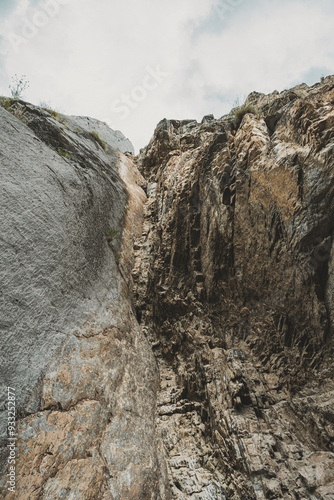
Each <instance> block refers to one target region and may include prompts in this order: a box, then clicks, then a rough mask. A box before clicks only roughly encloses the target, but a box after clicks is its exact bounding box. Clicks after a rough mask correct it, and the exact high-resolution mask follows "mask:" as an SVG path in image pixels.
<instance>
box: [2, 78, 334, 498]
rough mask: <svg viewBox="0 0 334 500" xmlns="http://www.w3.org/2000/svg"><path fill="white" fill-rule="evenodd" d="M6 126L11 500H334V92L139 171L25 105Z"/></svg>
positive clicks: (264, 101)
mask: <svg viewBox="0 0 334 500" xmlns="http://www.w3.org/2000/svg"><path fill="white" fill-rule="evenodd" d="M0 129H1V135H0V164H1V165H0V168H1V183H0V188H1V197H0V205H1V221H2V232H1V236H0V254H1V257H2V258H1V263H0V283H1V294H0V304H1V305H0V309H1V317H0V328H1V337H2V351H1V381H2V386H1V415H0V417H1V420H0V423H1V445H2V451H1V457H0V466H1V482H0V486H1V489H2V498H6V499H8V500H14V499H20V500H28V499H29V500H30V499H33V500H35V499H36V500H37V499H43V500H54V499H80V500H99V499H101V500H102V499H103V500H172V499H177V500H187V499H189V500H230V499H231V500H239V499H241V500H258V499H259V500H260V499H261V500H262V499H287V500H292V499H298V500H305V499H309V500H333V499H334V377H333V375H334V350H333V329H334V246H333V238H334V215H333V214H334V168H333V152H334V76H328V77H326V78H324V79H323V80H322V81H321V82H319V83H317V84H315V85H313V86H312V87H309V86H307V85H306V84H301V85H298V86H296V87H294V88H292V89H290V90H284V91H282V92H280V93H279V92H277V91H275V92H273V93H272V94H269V95H264V94H260V93H257V92H253V93H251V94H250V95H249V96H248V97H247V100H246V102H245V103H244V104H243V105H242V106H240V107H239V108H237V109H235V110H232V111H231V113H230V114H228V115H225V116H223V117H222V118H220V119H215V118H214V117H213V116H212V115H207V116H205V117H204V118H203V120H202V121H201V122H200V123H198V122H197V121H196V120H190V119H189V120H172V119H170V120H169V119H163V120H162V121H161V122H160V123H159V124H158V125H157V127H156V129H155V132H154V135H153V137H152V139H151V141H150V142H149V144H148V145H147V146H146V147H145V148H144V149H142V150H140V153H139V154H138V155H137V156H134V150H133V147H132V145H131V143H130V141H128V140H127V139H126V138H125V137H124V136H123V134H121V133H120V132H118V131H117V132H114V131H112V130H111V129H110V128H109V127H108V126H107V125H106V124H104V123H102V122H99V121H97V120H94V119H91V118H84V117H74V116H65V115H62V114H59V113H55V112H53V111H52V110H48V109H43V108H40V107H38V106H34V105H32V104H28V103H25V102H23V101H20V100H8V99H2V106H0ZM8 386H9V387H12V388H15V392H16V395H17V403H16V404H17V406H16V409H17V424H16V426H17V436H18V440H17V442H16V464H15V474H16V476H15V482H16V492H15V493H13V492H11V491H9V490H8V484H7V479H8V477H7V472H8V453H9V452H8V446H7V445H8V436H7V405H6V397H7V387H8Z"/></svg>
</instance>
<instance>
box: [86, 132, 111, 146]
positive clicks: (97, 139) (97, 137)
mask: <svg viewBox="0 0 334 500" xmlns="http://www.w3.org/2000/svg"><path fill="white" fill-rule="evenodd" d="M89 134H90V135H91V136H92V137H93V139H94V140H95V141H96V142H97V143H98V144H100V146H101V148H102V149H104V151H106V150H107V143H106V142H104V141H103V140H102V139H101V137H100V136H99V134H98V133H97V132H95V130H92V131H91V132H89Z"/></svg>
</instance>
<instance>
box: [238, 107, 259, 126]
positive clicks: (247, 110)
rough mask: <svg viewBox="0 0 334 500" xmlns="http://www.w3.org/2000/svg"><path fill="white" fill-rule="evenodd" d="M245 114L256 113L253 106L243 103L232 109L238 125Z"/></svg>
mask: <svg viewBox="0 0 334 500" xmlns="http://www.w3.org/2000/svg"><path fill="white" fill-rule="evenodd" d="M247 114H252V115H256V114H257V113H256V110H255V108H254V106H252V105H251V104H243V105H242V106H239V107H238V108H236V110H235V111H234V118H235V120H236V122H237V126H238V127H239V125H240V123H241V122H242V119H243V117H244V116H245V115H247Z"/></svg>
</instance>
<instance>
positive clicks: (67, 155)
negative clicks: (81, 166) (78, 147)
mask: <svg viewBox="0 0 334 500" xmlns="http://www.w3.org/2000/svg"><path fill="white" fill-rule="evenodd" d="M57 153H58V154H59V156H62V157H63V158H65V159H66V160H73V155H72V153H70V152H69V151H67V149H62V148H58V149H57Z"/></svg>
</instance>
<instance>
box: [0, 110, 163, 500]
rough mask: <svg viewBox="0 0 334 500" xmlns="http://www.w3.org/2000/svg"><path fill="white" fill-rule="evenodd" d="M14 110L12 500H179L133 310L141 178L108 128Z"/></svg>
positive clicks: (9, 274)
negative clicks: (173, 495) (172, 495)
mask: <svg viewBox="0 0 334 500" xmlns="http://www.w3.org/2000/svg"><path fill="white" fill-rule="evenodd" d="M6 103H7V105H8V101H5V104H6ZM10 104H11V113H10V112H8V111H7V110H5V109H3V108H2V107H0V120H1V122H0V126H1V136H0V141H1V142H0V155H1V224H2V232H1V238H0V246H1V250H0V251H1V264H0V268H1V269H0V281H1V297H0V300H1V329H2V332H1V344H2V352H1V356H2V357H1V382H2V384H3V385H2V391H1V397H2V401H1V410H2V411H1V437H2V445H3V448H2V455H1V457H2V458H1V471H2V474H1V487H2V495H1V497H2V498H8V499H11V498H15V499H17V498H19V499H20V500H24V499H29V500H30V499H37V498H38V499H40V498H44V499H50V500H51V499H52V500H54V499H56V498H59V499H60V498H78V499H94V500H95V499H113V500H114V499H125V498H126V499H128V498H129V499H133V500H137V499H141V498H142V499H144V498H145V499H146V498H151V494H152V492H154V495H155V496H156V495H158V496H159V495H161V498H168V496H169V494H168V481H167V479H166V477H167V476H166V470H165V465H164V462H163V458H162V456H161V453H160V451H159V444H158V442H157V439H156V435H155V425H156V424H155V415H156V398H157V389H158V378H157V371H156V363H155V360H154V356H153V354H152V350H151V348H150V346H149V344H148V342H147V340H146V339H145V336H144V335H143V333H142V331H141V329H140V328H139V326H138V322H137V320H136V317H135V314H134V310H133V306H132V302H131V288H132V285H131V273H130V270H131V268H132V263H133V250H132V247H133V238H134V237H135V235H136V234H138V231H139V233H141V222H142V213H143V204H144V202H145V200H146V196H145V194H144V192H143V190H142V189H141V188H140V187H139V186H138V182H139V183H140V182H141V180H140V179H141V176H140V174H139V172H138V171H137V170H136V169H135V167H134V164H133V162H132V161H131V160H130V158H129V157H127V156H125V155H123V154H121V153H120V152H118V151H117V150H116V149H114V146H115V144H114V141H113V133H112V131H110V129H108V127H107V126H106V125H104V124H101V123H99V126H98V127H97V126H95V125H96V121H94V120H90V121H89V120H87V119H86V118H82V119H79V118H73V117H65V116H63V115H59V114H56V113H51V114H50V112H48V111H46V110H43V109H41V108H38V107H36V106H32V105H29V104H25V103H22V102H17V101H12V102H11V103H10ZM88 122H89V123H88ZM87 123H88V125H87ZM103 131H104V133H103ZM91 132H95V134H92V133H91ZM96 134H97V135H96ZM109 139H110V141H109V142H108V140H109ZM130 149H131V148H130ZM7 385H8V386H10V387H13V388H15V391H16V396H17V400H16V404H17V410H18V417H19V418H18V422H17V434H18V438H19V439H18V441H17V457H16V458H17V460H16V464H15V467H16V480H17V481H16V492H15V493H12V492H9V491H8V488H7V486H8V485H7V484H6V479H7V476H6V473H7V470H8V469H7V461H6V459H7V452H8V450H6V445H7V440H6V422H7V411H6V392H7V391H6V387H7Z"/></svg>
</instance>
